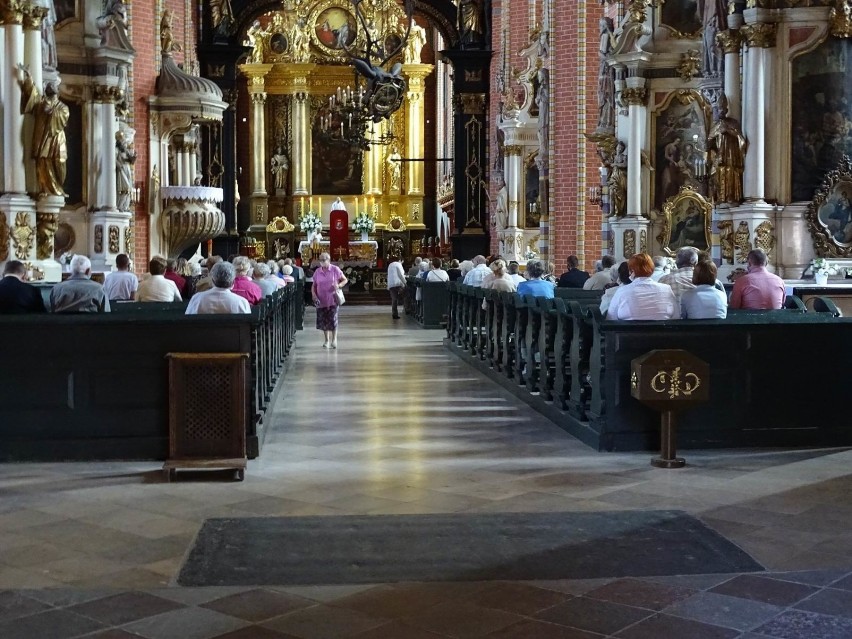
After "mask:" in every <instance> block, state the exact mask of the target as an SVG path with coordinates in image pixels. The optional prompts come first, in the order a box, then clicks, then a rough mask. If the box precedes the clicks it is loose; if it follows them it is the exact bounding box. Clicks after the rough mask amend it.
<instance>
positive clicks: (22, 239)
mask: <svg viewBox="0 0 852 639" xmlns="http://www.w3.org/2000/svg"><path fill="white" fill-rule="evenodd" d="M34 236H35V229H34V228H33V227H32V226H30V221H29V218H28V216H27V214H26V213H25V212H24V211H20V212H19V213H18V214H17V215H16V216H15V228H13V229H12V244H13V245H14V247H15V257H17V258H18V259H19V260H26V259H28V258H29V256H30V248H31V247H32V244H33V237H34Z"/></svg>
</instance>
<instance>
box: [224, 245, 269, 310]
mask: <svg viewBox="0 0 852 639" xmlns="http://www.w3.org/2000/svg"><path fill="white" fill-rule="evenodd" d="M234 272H235V273H236V277H235V278H234V286H233V288H232V289H231V290H232V291H233V292H234V293H235V294H236V295H239V296H240V297H244V298H246V301H247V302H248V303H249V304H252V305H254V304H259V303H260V300H262V299H263V292H262V291H261V290H260V287H259V286H258V285H257V284H255V283H254V282H252V281H251V279H250V276H251V260H249V258H247V257H245V256H244V255H237V256H236V257H235V258H234Z"/></svg>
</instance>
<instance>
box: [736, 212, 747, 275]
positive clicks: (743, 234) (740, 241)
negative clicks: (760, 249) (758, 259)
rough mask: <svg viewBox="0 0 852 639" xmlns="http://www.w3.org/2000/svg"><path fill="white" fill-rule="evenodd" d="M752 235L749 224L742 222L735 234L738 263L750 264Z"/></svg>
mask: <svg viewBox="0 0 852 639" xmlns="http://www.w3.org/2000/svg"><path fill="white" fill-rule="evenodd" d="M750 238H751V233H750V232H749V230H748V222H746V221H745V220H741V221H740V225H739V226H738V227H737V232H736V233H734V248H736V250H737V262H739V263H740V264H745V263H746V262H748V254H749V251H751V239H750Z"/></svg>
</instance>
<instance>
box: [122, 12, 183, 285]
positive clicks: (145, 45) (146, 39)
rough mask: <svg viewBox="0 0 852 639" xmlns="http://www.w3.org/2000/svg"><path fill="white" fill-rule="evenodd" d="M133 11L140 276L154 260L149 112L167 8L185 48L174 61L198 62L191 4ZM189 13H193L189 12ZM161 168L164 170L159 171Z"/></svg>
mask: <svg viewBox="0 0 852 639" xmlns="http://www.w3.org/2000/svg"><path fill="white" fill-rule="evenodd" d="M129 7H130V19H131V20H130V23H131V32H130V37H131V42H132V43H133V48H134V49H136V58H135V60H134V61H133V74H132V78H133V95H132V101H133V103H132V114H133V123H132V126H134V127H135V128H136V145H135V146H136V153H137V159H136V181H137V182H141V183H142V184H143V187H142V188H143V197H142V198H141V199H142V201H141V202H138V203H137V204H136V211H135V215H134V220H135V227H134V230H135V254H134V256H133V261H134V265H135V269H136V272H137V273H143V272H145V271H146V270H147V263H148V260H149V259H150V255H149V254H148V246H149V237H150V233H151V232H152V230H151V229H150V228H149V216H148V210H149V202H150V198H151V197H152V194H151V192H150V184H151V174H152V170H153V165H154V164H156V159H155V160H153V161H152V159H151V158H150V157H149V156H148V146H149V141H150V135H149V133H150V132H149V120H148V118H149V110H148V96H151V95H154V93H155V92H156V83H157V74H158V72H159V63H160V18H161V16H162V10H163V8H169V9H171V11H172V13H174V22H173V23H172V31H173V33H174V37H175V40H176V41H177V42H179V43H180V44H181V46H182V47H183V51H184V52H183V53H175V54H174V59H175V61H176V62H177V63H178V64H181V63H182V62H184V59H185V58H186V52H189V54H190V55H189V58H190V60H195V59H196V57H195V54H194V52H195V47H196V40H195V33H196V29H195V25H194V23H193V22H192V11H191V3H190V4H189V6H188V4H187V3H186V2H185V1H184V0H166V1H165V2H162V1H161V0H136V1H134V2H133V3H132V4H131V5H129ZM188 9H189V10H188ZM158 168H160V167H158Z"/></svg>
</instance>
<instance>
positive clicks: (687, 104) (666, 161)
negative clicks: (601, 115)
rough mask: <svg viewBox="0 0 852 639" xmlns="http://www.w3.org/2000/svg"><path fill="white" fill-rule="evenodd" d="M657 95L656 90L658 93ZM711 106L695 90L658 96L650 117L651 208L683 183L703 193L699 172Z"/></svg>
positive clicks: (710, 122)
mask: <svg viewBox="0 0 852 639" xmlns="http://www.w3.org/2000/svg"><path fill="white" fill-rule="evenodd" d="M658 95H659V94H658ZM712 114H713V112H712V109H711V108H710V105H709V104H708V103H707V101H706V100H705V99H704V97H703V96H702V95H701V94H700V93H699V92H698V91H695V90H692V89H687V90H679V91H673V92H671V93H669V94H668V95H664V96H663V98H662V99H661V100H660V99H658V100H657V106H656V107H655V113H654V117H653V118H652V126H653V129H652V132H651V139H652V140H653V144H654V147H653V150H652V153H653V162H654V168H655V169H656V170H655V171H654V173H653V187H654V188H653V197H652V200H651V201H652V202H653V206H654V208H656V209H657V210H661V209H662V207H663V203H664V202H665V201H666V200H668V199H669V198H672V197H674V196H675V195H677V194H678V193H680V189H681V187H682V186H689V187H691V188H692V189H693V190H694V191H696V192H698V193H702V194H706V189H707V184H706V182H702V180H701V179H700V176H699V175H698V170H699V163H700V161H701V160H702V159H703V158H704V152H705V150H706V144H707V132H708V130H709V129H710V126H711V124H712Z"/></svg>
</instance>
